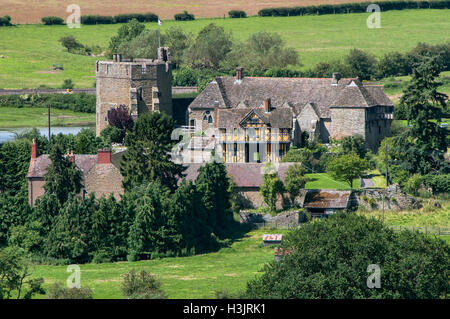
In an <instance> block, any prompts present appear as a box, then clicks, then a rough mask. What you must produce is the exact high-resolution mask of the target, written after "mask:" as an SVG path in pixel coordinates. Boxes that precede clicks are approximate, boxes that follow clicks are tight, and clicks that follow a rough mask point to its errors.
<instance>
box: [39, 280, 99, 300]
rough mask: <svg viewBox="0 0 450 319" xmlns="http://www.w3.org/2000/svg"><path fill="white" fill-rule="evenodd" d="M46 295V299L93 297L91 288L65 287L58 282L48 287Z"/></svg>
mask: <svg viewBox="0 0 450 319" xmlns="http://www.w3.org/2000/svg"><path fill="white" fill-rule="evenodd" d="M47 297H48V299H93V297H92V290H91V289H89V288H86V287H83V288H66V287H63V286H62V285H61V284H60V283H55V284H53V285H52V286H51V287H50V289H49V292H48V295H47Z"/></svg>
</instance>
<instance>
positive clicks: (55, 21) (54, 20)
mask: <svg viewBox="0 0 450 319" xmlns="http://www.w3.org/2000/svg"><path fill="white" fill-rule="evenodd" d="M42 23H43V24H45V25H61V24H64V19H63V18H60V17H54V16H51V17H43V18H42Z"/></svg>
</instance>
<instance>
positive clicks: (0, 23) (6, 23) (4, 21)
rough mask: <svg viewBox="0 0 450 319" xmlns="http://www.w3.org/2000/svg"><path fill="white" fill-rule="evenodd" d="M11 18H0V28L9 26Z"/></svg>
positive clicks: (7, 16)
mask: <svg viewBox="0 0 450 319" xmlns="http://www.w3.org/2000/svg"><path fill="white" fill-rule="evenodd" d="M11 25H12V24H11V17H10V16H9V15H5V16H3V17H0V27H1V26H11Z"/></svg>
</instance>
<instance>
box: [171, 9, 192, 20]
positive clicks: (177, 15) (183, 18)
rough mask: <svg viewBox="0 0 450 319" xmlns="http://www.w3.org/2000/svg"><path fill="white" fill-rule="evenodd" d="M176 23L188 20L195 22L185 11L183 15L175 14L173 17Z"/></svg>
mask: <svg viewBox="0 0 450 319" xmlns="http://www.w3.org/2000/svg"><path fill="white" fill-rule="evenodd" d="M173 17H174V18H175V20H176V21H189V20H195V17H194V15H193V14H190V13H188V12H187V11H186V10H185V11H183V13H177V14H176V15H174V16H173Z"/></svg>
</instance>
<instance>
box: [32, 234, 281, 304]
mask: <svg viewBox="0 0 450 319" xmlns="http://www.w3.org/2000/svg"><path fill="white" fill-rule="evenodd" d="M264 233H277V234H278V233H282V234H286V233H287V231H286V230H254V231H251V232H249V233H247V234H246V235H245V236H244V237H243V238H241V239H239V240H237V241H235V242H234V243H233V244H232V245H231V246H230V247H228V248H222V249H221V250H220V251H218V252H215V253H209V254H203V255H196V256H191V257H177V258H164V259H160V260H149V261H139V262H116V263H105V264H86V265H80V268H81V285H82V286H85V287H89V288H91V289H92V290H93V291H94V298H108V299H109V298H122V293H121V291H120V284H121V275H122V274H124V273H126V272H128V271H130V270H131V269H137V270H141V269H145V270H147V271H149V272H150V273H152V274H155V275H157V276H158V277H159V278H160V280H161V282H162V289H163V290H164V291H165V292H166V294H167V296H168V297H169V298H181V299H185V298H189V299H191V298H192V299H195V298H214V297H215V292H216V291H219V290H221V291H229V292H236V291H239V290H243V289H245V287H246V283H247V281H249V280H251V279H253V278H255V276H258V275H261V274H262V270H263V267H264V264H266V263H268V262H270V261H271V260H273V247H270V246H269V247H263V246H262V235H263V234H264ZM66 269H67V266H43V265H40V266H35V269H34V272H33V276H34V277H43V278H44V279H45V284H44V288H48V287H49V286H50V285H51V284H53V283H55V282H61V283H62V284H65V282H66V280H67V277H68V276H69V275H70V274H69V273H67V272H66ZM41 297H42V296H41Z"/></svg>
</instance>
